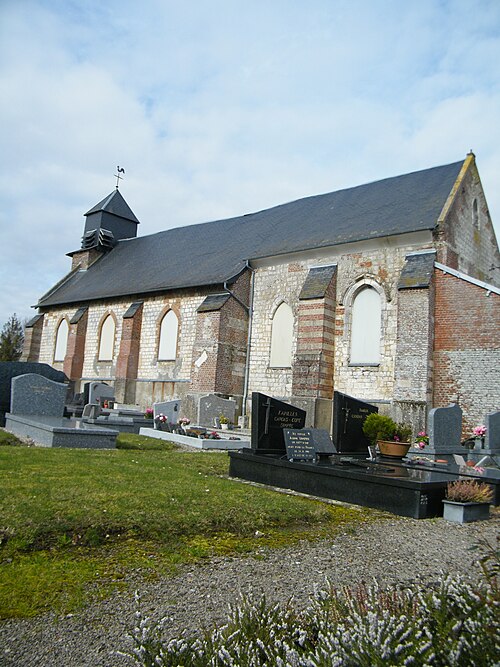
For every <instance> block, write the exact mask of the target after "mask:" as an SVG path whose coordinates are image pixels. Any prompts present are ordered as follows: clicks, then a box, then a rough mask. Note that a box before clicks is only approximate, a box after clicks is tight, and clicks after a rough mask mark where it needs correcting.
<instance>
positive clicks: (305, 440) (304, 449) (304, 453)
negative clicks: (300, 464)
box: [283, 428, 317, 461]
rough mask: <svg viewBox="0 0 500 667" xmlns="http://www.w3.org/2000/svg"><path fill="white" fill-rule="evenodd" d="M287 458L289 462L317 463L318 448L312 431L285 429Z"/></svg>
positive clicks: (306, 429)
mask: <svg viewBox="0 0 500 667" xmlns="http://www.w3.org/2000/svg"><path fill="white" fill-rule="evenodd" d="M283 436H284V438H285V448H286V457H287V459H288V460H289V461H316V458H317V454H316V447H315V446H314V442H313V437H312V433H311V431H310V429H308V428H302V429H294V428H285V429H283Z"/></svg>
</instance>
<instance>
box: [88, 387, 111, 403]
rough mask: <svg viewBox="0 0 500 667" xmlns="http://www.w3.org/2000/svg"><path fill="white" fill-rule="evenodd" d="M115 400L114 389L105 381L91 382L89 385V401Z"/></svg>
mask: <svg viewBox="0 0 500 667" xmlns="http://www.w3.org/2000/svg"><path fill="white" fill-rule="evenodd" d="M114 400H115V390H114V388H113V387H110V386H109V384H106V383H105V382H91V383H90V387H89V400H88V402H89V403H99V404H100V405H102V404H103V403H104V401H113V402H114Z"/></svg>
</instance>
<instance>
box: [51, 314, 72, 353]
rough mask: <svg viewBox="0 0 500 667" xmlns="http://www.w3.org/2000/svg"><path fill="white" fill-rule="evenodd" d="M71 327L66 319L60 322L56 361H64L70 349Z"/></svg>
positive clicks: (57, 335) (57, 334)
mask: <svg viewBox="0 0 500 667" xmlns="http://www.w3.org/2000/svg"><path fill="white" fill-rule="evenodd" d="M68 334H69V325H68V320H67V319H66V318H64V319H62V320H61V321H60V322H59V326H58V327H57V333H56V348H55V351H54V361H64V357H65V356H66V348H67V347H68Z"/></svg>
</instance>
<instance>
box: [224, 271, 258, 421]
mask: <svg viewBox="0 0 500 667" xmlns="http://www.w3.org/2000/svg"><path fill="white" fill-rule="evenodd" d="M245 267H246V268H247V269H248V270H249V271H250V272H251V274H252V277H251V279H250V304H249V305H248V306H247V305H245V304H244V303H243V301H242V300H241V299H239V298H238V297H237V296H236V294H234V293H233V292H231V290H230V289H229V287H228V286H227V282H224V289H225V290H226V292H229V294H230V295H231V296H232V297H233V298H234V299H235V300H236V301H237V302H238V303H239V304H240V306H242V307H243V308H244V309H245V311H246V313H247V315H248V331H247V354H246V359H245V376H244V385H243V405H242V406H241V408H242V410H241V414H242V417H246V414H247V398H248V382H249V375H250V345H251V340H252V321H253V295H254V285H255V269H252V267H251V266H250V262H249V261H248V259H247V260H246V263H245Z"/></svg>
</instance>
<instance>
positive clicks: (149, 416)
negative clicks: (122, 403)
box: [144, 408, 154, 419]
mask: <svg viewBox="0 0 500 667" xmlns="http://www.w3.org/2000/svg"><path fill="white" fill-rule="evenodd" d="M153 418H154V410H153V408H146V410H145V412H144V419H153Z"/></svg>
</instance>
